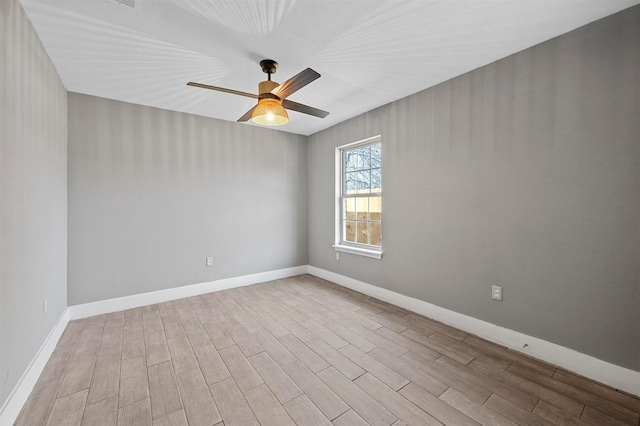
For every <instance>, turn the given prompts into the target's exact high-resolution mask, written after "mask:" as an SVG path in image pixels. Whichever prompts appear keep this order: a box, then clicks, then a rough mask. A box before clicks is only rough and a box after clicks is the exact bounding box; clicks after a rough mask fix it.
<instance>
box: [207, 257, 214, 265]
mask: <svg viewBox="0 0 640 426" xmlns="http://www.w3.org/2000/svg"><path fill="white" fill-rule="evenodd" d="M207 266H213V257H207Z"/></svg>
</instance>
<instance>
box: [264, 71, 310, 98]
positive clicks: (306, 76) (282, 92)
mask: <svg viewBox="0 0 640 426" xmlns="http://www.w3.org/2000/svg"><path fill="white" fill-rule="evenodd" d="M317 78H320V74H318V73H317V72H315V71H314V70H312V69H311V68H307V69H305V70H303V71H301V72H300V73H298V74H296V75H294V76H293V77H291V78H290V79H289V80H287V81H285V82H284V83H282V84H281V85H280V86H278V87H276V88H275V89H273V90H272V91H271V93H272V94H274V95H276V96H277V97H279V98H280V99H284V98H286V97H287V96H289V95H291V94H293V93H294V92H297V91H298V90H300V89H302V88H303V87H304V86H306V85H307V84H309V83H311V82H312V81H314V80H316V79H317Z"/></svg>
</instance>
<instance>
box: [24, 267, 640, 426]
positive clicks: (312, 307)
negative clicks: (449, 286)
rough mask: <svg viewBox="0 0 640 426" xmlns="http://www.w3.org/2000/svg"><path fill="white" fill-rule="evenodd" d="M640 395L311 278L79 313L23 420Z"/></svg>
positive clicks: (632, 403)
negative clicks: (101, 312) (86, 314)
mask: <svg viewBox="0 0 640 426" xmlns="http://www.w3.org/2000/svg"><path fill="white" fill-rule="evenodd" d="M639 412H640V400H639V399H637V398H634V397H632V396H630V395H627V394H625V393H623V392H619V391H616V390H615V389H611V388H609V387H607V386H604V385H601V384H598V383H596V382H593V381H590V380H587V379H585V378H582V377H579V376H576V375H574V374H572V373H570V372H567V371H564V370H561V369H559V368H556V367H554V366H551V365H548V364H545V363H542V362H540V361H537V360H535V359H532V358H529V357H526V356H524V355H521V354H519V353H516V352H513V351H510V350H507V349H505V348H503V347H500V346H496V345H494V344H492V343H489V342H487V341H485V340H482V339H480V338H478V337H476V336H473V335H469V334H467V333H465V332H463V331H460V330H457V329H454V328H452V327H449V326H447V325H444V324H442V323H439V322H436V321H433V320H431V319H428V318H425V317H421V316H419V315H416V314H413V313H411V312H409V311H406V310H404V309H400V308H398V307H396V306H393V305H390V304H387V303H384V302H381V301H379V300H376V299H372V298H370V297H367V296H364V295H362V294H359V293H356V292H354V291H351V290H348V289H345V288H342V287H340V286H337V285H335V284H332V283H329V282H327V281H323V280H320V279H318V278H316V277H313V276H310V275H303V276H299V277H294V278H289V279H284V280H278V281H273V282H268V283H262V284H257V285H252V286H248V287H241V288H236V289H232V290H225V291H220V292H216V293H210V294H206V295H203V296H196V297H190V298H187V299H181V300H176V301H173V302H167V303H161V304H158V305H153V306H146V307H142V308H136V309H131V310H127V311H124V312H116V313H112V314H108V315H100V316H96V317H92V318H86V319H83V320H78V321H72V322H70V323H69V325H68V326H67V329H66V331H65V332H64V335H63V336H62V338H61V339H60V342H59V344H58V347H57V348H56V350H55V352H54V353H53V355H52V356H51V359H50V361H49V363H48V364H47V366H46V368H45V370H44V372H43V373H42V375H41V377H40V379H39V381H38V383H37V385H36V387H35V388H34V390H33V392H32V394H31V396H30V398H29V400H28V402H27V403H26V405H25V407H24V408H23V410H22V412H21V413H20V416H19V418H18V420H17V422H16V424H18V425H30V426H32V425H36V426H39V425H65V426H70V425H91V426H94V425H95V426H98V425H118V426H125V425H153V426H158V425H170V426H171V425H176V426H178V425H191V426H195V425H198V426H199V425H204V426H212V425H226V426H232V425H241V426H247V425H279V426H281V425H296V424H297V425H374V426H377V425H380V426H388V425H397V426H398V425H403V424H404V425H440V424H445V425H456V426H457V425H478V424H480V425H491V426H493V425H514V424H517V425H595V426H601V425H635V426H637V425H638V424H639V418H640V414H639Z"/></svg>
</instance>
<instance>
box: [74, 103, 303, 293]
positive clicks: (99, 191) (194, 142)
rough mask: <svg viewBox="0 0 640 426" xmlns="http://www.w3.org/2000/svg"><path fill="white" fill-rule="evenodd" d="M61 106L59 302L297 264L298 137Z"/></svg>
mask: <svg viewBox="0 0 640 426" xmlns="http://www.w3.org/2000/svg"><path fill="white" fill-rule="evenodd" d="M68 102H69V157H68V161H69V169H68V172H69V284H68V297H69V305H75V304H80V303H86V302H93V301H97V300H104V299H109V298H114V297H120V296H127V295H131V294H138V293H145V292H149V291H155V290H160V289H166V288H173V287H179V286H183V285H187V284H193V283H200V282H207V281H212V280H216V279H221V278H227V277H235V276H241V275H246V274H252V273H257V272H264V271H270V270H275V269H280V268H288V267H293V266H298V265H306V264H307V262H308V256H307V248H308V241H307V217H308V215H307V170H306V162H307V144H306V138H305V137H304V136H297V135H292V134H288V133H284V132H280V131H275V130H270V129H265V128H258V127H254V126H248V125H241V124H236V123H230V122H224V121H220V120H214V119H209V118H204V117H198V116H194V115H188V114H181V113H176V112H170V111H165V110H160V109H155V108H150V107H144V106H140V105H134V104H128V103H123V102H117V101H112V100H107V99H102V98H96V97H92V96H86V95H80V94H74V93H70V94H69V100H68ZM207 256H213V257H214V267H213V268H208V267H206V266H205V258H206V257H207Z"/></svg>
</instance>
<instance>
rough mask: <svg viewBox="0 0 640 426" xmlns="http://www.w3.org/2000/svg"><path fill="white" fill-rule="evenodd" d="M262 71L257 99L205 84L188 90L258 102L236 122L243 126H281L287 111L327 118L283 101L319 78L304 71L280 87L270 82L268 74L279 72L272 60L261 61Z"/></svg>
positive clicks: (284, 121)
mask: <svg viewBox="0 0 640 426" xmlns="http://www.w3.org/2000/svg"><path fill="white" fill-rule="evenodd" d="M260 67H261V68H262V71H263V72H264V73H266V74H267V76H268V77H267V80H265V81H261V82H260V83H259V84H258V95H254V94H253V93H247V92H241V91H238V90H233V89H225V88H224V87H216V86H210V85H208V84H202V83H194V82H192V81H190V82H189V83H187V86H194V87H200V88H202V89H209V90H216V91H219V92H225V93H231V94H234V95H240V96H246V97H249V98H254V99H256V98H257V99H258V104H257V105H256V106H254V107H253V108H251V109H250V110H249V111H247V112H246V113H245V114H244V115H243V116H242V117H240V118H239V119H238V122H245V121H248V120H249V119H251V120H252V121H253V122H254V123H256V124H260V125H263V126H281V125H283V124H287V123H288V122H289V115H288V114H287V111H286V110H287V109H289V110H292V111H297V112H301V113H303V114H308V115H313V116H314V117H319V118H324V117H326V116H327V115H329V113H328V112H326V111H322V110H321V109H317V108H313V107H310V106H308V105H303V104H299V103H297V102H293V101H290V100H288V99H286V98H287V97H288V96H289V95H292V94H293V93H295V92H297V91H298V90H300V89H302V88H303V87H304V86H306V85H307V84H309V83H311V82H312V81H314V80H316V79H318V78H320V74H318V73H317V72H315V71H314V70H312V69H311V68H307V69H305V70H303V71H302V72H300V73H298V74H296V75H294V76H293V77H291V78H290V79H289V80H287V81H285V82H284V83H282V84H278V83H276V82H275V81H271V74H275V72H276V70H277V69H278V63H277V62H276V61H274V60H273V59H263V60H262V61H260Z"/></svg>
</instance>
